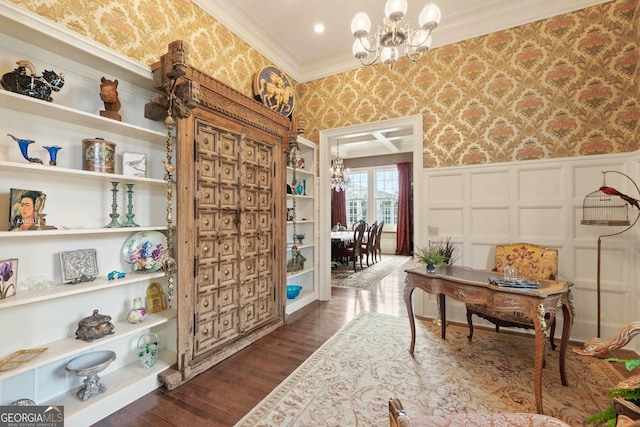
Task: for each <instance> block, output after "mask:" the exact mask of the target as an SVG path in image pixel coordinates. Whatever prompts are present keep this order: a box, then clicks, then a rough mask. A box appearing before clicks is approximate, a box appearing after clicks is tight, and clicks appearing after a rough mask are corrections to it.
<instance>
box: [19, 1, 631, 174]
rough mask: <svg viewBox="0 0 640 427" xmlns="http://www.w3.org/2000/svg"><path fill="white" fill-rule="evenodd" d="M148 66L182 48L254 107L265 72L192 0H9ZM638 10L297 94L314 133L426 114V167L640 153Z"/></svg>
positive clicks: (359, 73) (534, 31) (624, 9)
mask: <svg viewBox="0 0 640 427" xmlns="http://www.w3.org/2000/svg"><path fill="white" fill-rule="evenodd" d="M13 1H14V3H16V4H19V5H21V6H22V7H25V8H27V9H29V10H31V11H33V12H35V13H37V14H39V15H41V16H43V17H44V18H47V19H49V20H51V21H53V22H56V23H58V24H60V25H65V26H67V27H68V28H70V29H72V30H74V31H76V32H78V33H80V34H82V35H84V36H87V37H89V38H91V39H93V40H95V41H97V42H99V43H102V44H104V45H106V46H109V47H111V48H113V49H115V50H117V51H120V52H122V53H124V54H125V55H128V56H129V57H131V58H133V59H136V60H138V61H141V62H143V63H148V64H151V63H153V62H155V61H157V60H158V58H159V57H160V55H162V54H163V53H164V52H165V51H166V48H167V45H168V44H169V43H170V42H171V41H173V40H176V39H182V40H185V41H187V42H188V43H189V44H190V45H191V58H190V61H191V63H192V64H193V65H194V66H196V67H197V68H199V69H201V70H203V71H205V72H207V73H208V74H210V75H212V76H213V77H215V78H217V79H219V80H221V81H223V82H225V83H227V84H229V85H230V86H232V87H234V88H235V89H237V90H239V91H240V92H242V93H244V94H246V95H247V96H252V88H251V84H252V81H253V75H254V73H255V72H256V71H257V70H259V69H261V68H262V67H264V66H265V65H269V61H268V59H266V58H265V57H263V56H262V55H260V54H259V53H258V52H256V51H255V50H254V49H252V48H251V47H249V46H248V45H247V44H246V43H245V42H243V41H242V40H241V39H239V38H238V37H237V36H235V35H234V34H233V33H231V32H230V31H229V30H227V29H226V28H225V27H224V26H222V25H221V24H219V23H218V22H217V21H216V20H215V19H213V18H211V17H209V16H208V15H207V14H206V13H204V12H203V11H202V10H201V9H200V8H198V6H196V5H195V4H193V3H192V2H190V1H188V0H94V1H91V2H86V1H83V0H13ZM639 1H640V0H614V1H612V2H609V3H605V4H601V5H598V6H594V7H591V8H587V9H583V10H580V11H576V12H572V13H568V14H564V15H561V16H558V17H554V18H550V19H547V20H542V21H538V22H535V23H532V24H527V25H522V26H519V27H516V28H512V29H508V30H504V31H500V32H497V33H493V34H489V35H487V36H482V37H477V38H474V39H471V40H467V41H464V42H460V43H456V44H452V45H447V46H444V47H440V48H437V49H433V50H432V51H430V52H428V53H427V55H426V57H425V58H423V59H422V61H421V62H420V63H418V64H410V63H409V62H408V61H400V62H399V63H398V64H397V65H396V67H395V68H394V70H393V71H390V70H388V69H387V68H386V67H385V66H382V65H377V66H374V67H362V68H358V69H356V70H353V71H349V72H345V73H341V74H338V75H335V76H330V77H327V78H323V79H319V80H315V81H312V82H308V83H304V84H297V83H295V82H292V84H293V85H294V87H296V92H297V100H296V108H297V111H298V113H303V114H304V115H305V117H306V121H307V123H308V128H307V131H306V134H305V136H306V137H307V138H308V139H310V140H312V141H316V142H317V141H318V139H319V131H320V130H322V129H331V128H336V127H342V126H348V125H354V124H360V123H366V122H371V121H378V120H383V119H389V118H397V117H402V116H408V115H415V114H422V115H423V117H424V119H423V120H424V123H423V125H424V148H423V150H424V152H423V159H424V160H423V164H424V167H439V166H452V165H463V164H479V163H488V162H492V163H493V162H505V161H516V160H527V159H540V158H552V157H567V156H582V155H589V154H602V153H619V152H630V151H635V150H638V148H639V146H640V125H639V119H640V70H638V61H639V56H640V55H639V48H638V45H639V44H640V29H639V28H640V6H639Z"/></svg>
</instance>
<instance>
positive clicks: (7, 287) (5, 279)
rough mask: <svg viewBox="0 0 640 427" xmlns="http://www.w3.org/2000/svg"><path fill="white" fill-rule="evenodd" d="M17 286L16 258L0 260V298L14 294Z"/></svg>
mask: <svg viewBox="0 0 640 427" xmlns="http://www.w3.org/2000/svg"><path fill="white" fill-rule="evenodd" d="M17 288H18V260H17V259H16V258H13V259H5V260H3V261H0V299H4V298H8V297H10V296H13V295H15V294H16V291H17Z"/></svg>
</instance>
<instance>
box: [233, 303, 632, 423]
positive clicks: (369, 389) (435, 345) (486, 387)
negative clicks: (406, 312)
mask: <svg viewBox="0 0 640 427" xmlns="http://www.w3.org/2000/svg"><path fill="white" fill-rule="evenodd" d="M416 328H417V335H416V351H415V358H412V357H411V356H410V355H409V351H408V348H409V343H410V339H411V336H410V331H409V321H408V319H406V318H399V317H394V316H389V315H385V314H376V313H361V314H359V315H358V316H357V317H356V318H355V319H354V320H352V321H351V322H349V323H348V324H347V325H346V326H345V327H344V328H343V329H341V330H340V331H339V332H338V333H336V334H335V335H334V336H333V337H332V338H330V339H329V340H328V341H327V342H326V343H325V344H324V345H323V346H322V347H320V348H319V349H318V350H317V351H316V352H315V353H313V354H312V355H311V356H310V357H309V359H307V360H306V361H305V362H304V363H303V364H302V365H300V367H299V368H298V369H296V370H295V371H294V372H293V373H292V374H291V375H290V376H289V377H287V378H286V379H285V380H284V381H283V382H282V383H281V384H280V385H279V386H278V387H277V388H276V389H274V390H273V392H271V393H270V394H269V395H268V396H267V397H265V399H264V400H263V401H262V402H260V404H258V405H257V406H256V407H255V408H253V410H251V412H249V413H248V414H247V415H246V416H245V417H244V418H243V419H242V420H240V421H239V422H238V424H236V425H237V426H251V427H254V426H296V427H300V426H385V427H386V426H388V425H389V419H388V407H387V405H388V401H389V398H390V397H397V398H399V399H400V400H401V402H402V403H403V405H404V407H405V410H406V411H407V414H409V415H410V416H411V414H433V415H446V414H451V413H463V412H482V413H490V412H529V413H535V404H534V396H533V352H534V350H533V345H534V342H533V339H532V338H530V337H522V336H517V335H510V334H507V333H499V334H496V333H495V332H493V331H484V330H476V331H475V333H474V338H473V342H472V343H469V342H468V340H467V338H466V336H467V328H466V327H464V328H463V327H460V326H454V325H450V326H448V328H447V339H446V340H442V339H440V338H439V330H438V328H437V327H436V326H434V325H433V324H432V323H431V322H420V321H418V322H416ZM546 347H547V353H546V355H545V360H546V364H547V365H546V367H545V368H544V372H543V378H542V381H543V383H542V386H543V405H544V412H545V414H546V415H551V416H553V417H556V418H559V419H561V420H563V421H564V422H566V423H568V424H570V425H572V426H582V425H584V420H585V419H586V418H587V417H589V416H590V415H592V414H594V413H596V412H599V411H601V410H603V409H605V408H607V407H608V406H609V399H608V398H607V397H606V393H605V390H608V389H609V388H611V387H612V386H613V385H615V384H616V383H617V382H618V381H620V379H621V378H622V377H621V375H620V373H618V372H617V371H616V370H615V369H614V368H613V367H612V366H611V365H610V363H609V362H606V361H604V360H601V359H596V358H593V357H588V356H579V355H577V354H575V353H573V352H572V351H571V349H569V351H568V352H567V377H568V381H569V384H570V385H569V386H567V387H565V386H563V385H562V384H561V382H560V374H559V372H558V354H557V352H553V351H551V350H550V349H549V345H547V346H546Z"/></svg>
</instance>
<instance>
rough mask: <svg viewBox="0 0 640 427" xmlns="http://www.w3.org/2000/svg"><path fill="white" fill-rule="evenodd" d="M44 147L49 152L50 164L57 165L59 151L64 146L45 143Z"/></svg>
mask: <svg viewBox="0 0 640 427" xmlns="http://www.w3.org/2000/svg"><path fill="white" fill-rule="evenodd" d="M43 148H44V149H45V150H47V151H48V152H49V164H50V165H51V166H55V165H57V164H58V163H57V158H58V151H59V150H60V149H61V148H62V147H58V146H57V145H44V146H43Z"/></svg>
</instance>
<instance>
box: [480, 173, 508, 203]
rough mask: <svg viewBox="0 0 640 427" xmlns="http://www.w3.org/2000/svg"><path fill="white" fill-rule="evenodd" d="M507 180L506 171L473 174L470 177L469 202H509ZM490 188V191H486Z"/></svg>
mask: <svg viewBox="0 0 640 427" xmlns="http://www.w3.org/2000/svg"><path fill="white" fill-rule="evenodd" d="M508 180H509V173H508V172H507V171H501V172H493V173H474V174H473V175H471V200H473V201H474V202H483V201H484V202H496V201H499V200H502V201H506V200H509V193H508V190H509V187H508V186H507V185H505V182H507V181H508ZM487 188H491V191H486V189H487Z"/></svg>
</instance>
